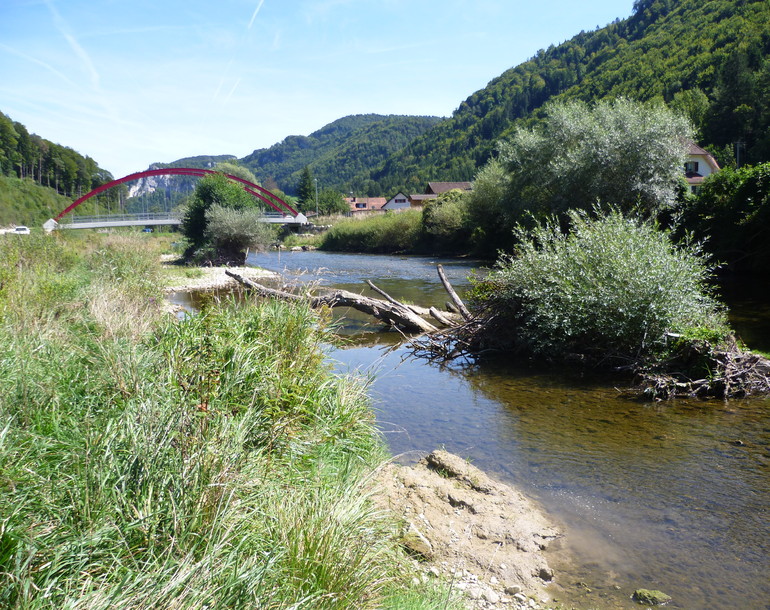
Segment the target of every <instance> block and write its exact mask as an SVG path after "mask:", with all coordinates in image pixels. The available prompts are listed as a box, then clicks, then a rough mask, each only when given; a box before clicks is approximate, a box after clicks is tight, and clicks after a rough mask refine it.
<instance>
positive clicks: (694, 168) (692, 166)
mask: <svg viewBox="0 0 770 610" xmlns="http://www.w3.org/2000/svg"><path fill="white" fill-rule="evenodd" d="M684 171H686V172H692V173H694V174H697V173H698V162H697V161H688V162H687V163H685V164H684Z"/></svg>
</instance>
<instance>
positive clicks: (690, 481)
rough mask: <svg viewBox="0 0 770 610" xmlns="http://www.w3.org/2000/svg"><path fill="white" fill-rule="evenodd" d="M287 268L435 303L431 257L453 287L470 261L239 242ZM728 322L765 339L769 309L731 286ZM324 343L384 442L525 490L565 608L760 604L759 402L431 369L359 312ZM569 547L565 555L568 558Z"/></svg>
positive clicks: (768, 488)
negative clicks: (645, 592)
mask: <svg viewBox="0 0 770 610" xmlns="http://www.w3.org/2000/svg"><path fill="white" fill-rule="evenodd" d="M248 262H249V264H251V265H256V266H259V267H264V268H266V269H271V270H275V271H280V272H282V273H283V274H284V275H285V277H286V278H288V279H289V281H298V282H306V281H310V282H316V283H318V284H322V285H329V286H337V287H342V288H346V289H350V290H356V291H359V292H364V289H366V290H368V289H367V288H366V287H365V286H363V281H364V280H366V279H371V280H372V281H373V282H374V283H375V284H376V285H378V286H379V287H380V288H382V289H383V290H385V291H387V292H389V293H390V294H391V295H393V296H394V297H396V298H398V299H402V300H407V301H411V302H415V303H418V304H436V305H440V304H442V303H443V302H444V301H446V300H447V297H446V294H445V293H444V292H443V288H442V287H441V285H440V283H439V280H438V277H437V274H436V271H435V263H436V262H443V264H444V266H445V269H446V271H447V274H448V275H449V277H450V279H451V281H452V282H453V284H454V285H455V287H456V288H457V289H458V291H460V292H462V289H463V288H465V287H467V286H468V281H467V280H466V279H465V278H466V276H467V275H468V273H469V272H470V271H471V269H472V268H473V267H474V264H473V263H471V262H465V261H457V260H446V261H437V259H433V258H424V257H391V256H371V255H354V254H330V253H322V252H296V253H288V252H283V253H280V254H279V253H275V252H272V253H265V254H258V255H251V256H250V258H249V261H248ZM731 292H732V293H733V294H735V295H736V296H733V297H731V298H732V304H733V306H734V312H733V315H732V318H731V320H732V322H733V324H734V327H735V328H736V329H737V330H738V331H739V334H741V335H742V336H743V337H744V338H745V339H746V340H747V341H748V342H749V344H750V345H751V346H752V347H756V348H757V349H763V350H765V351H770V306H768V305H767V303H768V302H769V301H768V300H766V299H765V298H764V297H763V296H760V297H758V298H757V297H755V296H754V295H751V294H746V293H745V292H743V293H738V292H737V289H734V290H732V291H731ZM340 332H341V334H342V335H344V336H346V337H347V338H348V340H349V341H348V344H347V345H346V346H344V347H341V348H335V349H334V350H332V352H331V354H330V357H331V358H333V359H334V361H335V362H336V367H337V369H338V370H339V371H343V372H345V371H352V370H355V371H359V372H364V373H365V374H368V375H371V376H372V385H371V392H370V393H371V396H372V399H373V406H374V408H375V410H376V413H377V418H378V423H379V428H380V429H381V431H382V433H383V435H384V438H385V439H386V441H387V443H388V445H389V447H390V449H391V451H392V452H393V454H394V455H398V456H400V459H402V460H403V461H407V462H408V461H410V460H416V459H418V458H419V457H420V456H422V455H424V454H425V453H426V452H428V451H430V450H432V449H434V448H437V447H444V448H446V449H447V450H449V451H451V452H453V453H457V454H459V455H461V456H463V457H465V458H468V459H469V460H471V461H472V462H473V463H474V464H475V465H477V466H479V467H481V468H482V469H484V470H486V471H487V472H489V473H490V474H492V475H494V476H497V477H498V478H500V479H502V480H504V481H507V482H511V483H513V484H515V485H516V486H518V487H519V488H520V489H521V490H522V491H524V492H525V493H527V494H528V495H530V496H531V497H533V498H535V499H536V500H538V501H539V502H540V503H541V505H542V506H543V507H544V509H545V510H546V512H547V513H549V514H550V515H551V516H552V518H553V519H555V521H556V522H557V523H559V524H560V525H561V526H562V527H563V528H564V530H565V532H566V536H565V537H564V539H563V540H562V541H560V543H559V545H557V546H559V547H560V548H559V549H558V550H555V551H554V554H553V557H552V559H550V561H551V563H552V565H553V567H554V568H555V569H556V571H557V578H556V581H557V582H556V584H554V585H552V590H551V594H552V596H553V597H554V598H556V599H558V600H560V601H561V602H563V603H565V604H568V605H569V606H571V607H576V608H638V607H639V606H637V605H636V604H634V603H633V602H631V600H630V599H629V598H630V595H631V594H632V592H633V591H634V590H635V589H637V588H648V589H660V590H662V591H664V592H665V593H667V594H669V595H671V596H672V597H673V602H672V603H671V604H670V607H676V608H688V609H689V608H692V609H700V608H741V609H749V608H758V609H768V608H770V400H767V399H752V400H734V401H729V402H722V401H707V402H706V401H685V400H679V401H671V402H640V401H635V400H629V399H626V398H622V397H621V396H620V395H619V392H618V390H617V389H616V387H615V385H616V384H618V383H622V381H621V380H612V381H607V380H606V379H605V378H596V377H592V376H590V375H579V374H568V373H564V372H558V371H553V370H537V369H533V368H531V367H528V366H522V365H517V364H516V363H511V362H506V361H498V362H494V363H485V364H484V365H483V366H482V365H472V364H468V363H465V364H458V365H453V366H450V367H439V366H436V365H433V364H430V363H428V362H426V361H424V360H420V359H414V358H411V357H410V355H409V353H408V351H407V350H406V349H404V348H402V347H398V345H399V343H400V338H399V336H398V335H397V334H396V333H389V332H381V329H380V327H379V326H377V325H372V324H371V323H370V322H369V321H368V320H366V319H365V318H363V317H362V316H359V315H357V314H355V312H354V315H347V314H346V317H345V322H344V326H343V327H342V328H341V329H340ZM567 556H569V557H570V558H571V559H570V560H567V559H566V557H567Z"/></svg>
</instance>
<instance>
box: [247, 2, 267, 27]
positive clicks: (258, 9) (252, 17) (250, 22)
mask: <svg viewBox="0 0 770 610" xmlns="http://www.w3.org/2000/svg"><path fill="white" fill-rule="evenodd" d="M264 3H265V0H259V4H257V8H255V9H254V14H253V15H252V16H251V20H250V21H249V25H248V27H247V28H246V29H247V30H250V29H251V26H253V25H254V20H255V19H256V18H257V15H259V11H260V10H261V9H262V5H263V4H264Z"/></svg>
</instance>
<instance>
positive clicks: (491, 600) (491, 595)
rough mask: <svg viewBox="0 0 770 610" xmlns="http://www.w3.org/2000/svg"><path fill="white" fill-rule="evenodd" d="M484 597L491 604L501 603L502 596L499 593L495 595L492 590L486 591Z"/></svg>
mask: <svg viewBox="0 0 770 610" xmlns="http://www.w3.org/2000/svg"><path fill="white" fill-rule="evenodd" d="M482 596H483V597H484V599H485V600H486V601H488V602H489V603H490V604H496V603H497V602H499V601H500V596H499V595H498V594H497V593H495V592H494V591H493V590H492V589H487V590H486V591H484V593H483V594H482Z"/></svg>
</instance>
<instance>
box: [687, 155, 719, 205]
mask: <svg viewBox="0 0 770 610" xmlns="http://www.w3.org/2000/svg"><path fill="white" fill-rule="evenodd" d="M718 171H719V164H718V163H717V161H716V159H714V157H712V156H711V154H709V152H708V151H706V150H704V149H702V148H701V147H700V146H698V145H697V144H695V143H694V142H691V143H690V148H689V150H688V151H687V161H686V162H685V164H684V177H685V178H686V180H687V184H689V185H690V190H691V191H692V192H693V193H697V192H698V188H699V187H700V185H701V184H703V181H704V180H705V179H706V178H707V177H708V176H710V175H711V174H713V173H715V172H718Z"/></svg>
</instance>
